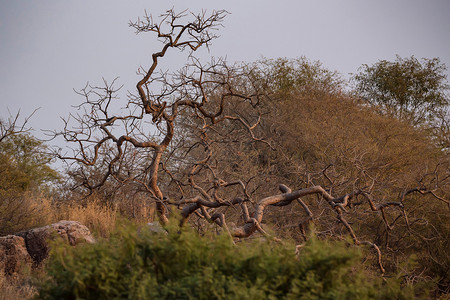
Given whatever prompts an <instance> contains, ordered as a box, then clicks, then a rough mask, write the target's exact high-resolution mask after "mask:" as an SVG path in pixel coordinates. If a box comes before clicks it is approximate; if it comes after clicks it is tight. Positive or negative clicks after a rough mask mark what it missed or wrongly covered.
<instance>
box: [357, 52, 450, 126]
mask: <svg viewBox="0 0 450 300" xmlns="http://www.w3.org/2000/svg"><path fill="white" fill-rule="evenodd" d="M446 70H447V67H446V66H445V64H443V63H442V62H441V61H440V59H439V58H431V59H428V58H423V59H421V60H418V59H417V58H415V57H414V56H411V57H409V58H402V57H400V56H397V59H396V60H395V61H393V62H391V61H387V60H380V61H378V62H377V63H375V64H373V65H367V64H365V65H363V66H362V67H361V68H360V69H359V72H358V73H357V74H356V75H355V76H354V77H353V79H354V80H355V82H356V93H357V95H358V96H360V97H362V98H363V99H365V100H366V101H368V102H369V103H370V104H373V105H376V107H378V108H379V109H380V111H382V112H384V113H389V114H391V115H394V116H396V117H398V118H400V119H404V120H407V121H408V122H409V123H411V124H413V125H420V124H423V123H424V122H426V121H430V120H434V118H436V116H437V114H438V113H439V112H440V111H441V110H442V109H448V105H449V85H448V81H447V74H446Z"/></svg>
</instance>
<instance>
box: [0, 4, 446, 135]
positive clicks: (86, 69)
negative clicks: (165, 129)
mask: <svg viewBox="0 0 450 300" xmlns="http://www.w3.org/2000/svg"><path fill="white" fill-rule="evenodd" d="M188 3H189V4H188ZM171 7H174V8H175V10H177V11H181V10H183V9H186V8H189V9H190V10H191V11H193V12H199V11H201V10H202V9H207V10H208V11H211V10H212V9H226V10H227V11H229V12H230V13H231V14H230V15H229V16H228V17H227V18H226V19H225V21H224V26H225V27H224V28H222V29H221V31H220V35H221V38H220V39H218V40H215V41H214V44H213V46H212V47H211V52H210V54H211V55H214V56H226V57H227V59H228V61H230V62H233V61H255V60H257V59H259V58H261V57H268V58H277V57H287V58H296V57H300V56H306V57H307V58H309V59H312V60H320V61H321V62H322V63H323V65H324V66H325V67H327V68H329V69H332V70H337V71H339V72H340V73H342V74H343V75H345V76H347V77H348V74H349V73H352V72H356V71H357V69H358V67H359V66H361V65H362V64H365V63H367V64H372V63H375V62H376V61H378V60H381V59H386V60H394V59H395V55H396V54H398V55H400V56H402V57H409V56H411V55H414V56H416V57H417V58H422V57H426V58H432V57H439V58H441V61H442V62H444V63H445V64H446V65H447V66H450V0H420V1H419V0H376V1H375V0H372V1H368V0H367V1H363V0H310V1H304V0H290V1H287V0H277V1H274V0H239V1H236V0H227V1H218V0H192V1H187V0H184V1H181V0H179V1H170V0H165V1H161V0H159V1H153V0H147V1H143V0H140V1H137V0H133V1H124V0H123V1H118V0H115V1H113V0H102V1H99V0H95V1H94V0H89V1H88V0H71V1H61V0H52V1H50V0H39V1H38V0H35V1H31V0H30V1H25V0H23V1H22V0H0V108H1V111H0V117H1V118H6V117H7V116H8V112H7V109H9V110H10V111H11V112H12V113H15V112H17V110H18V109H21V111H22V114H23V115H24V116H25V115H27V114H29V113H31V112H32V111H33V110H34V109H35V108H38V107H40V110H39V111H38V112H37V113H36V115H35V116H34V117H33V118H32V120H31V125H32V126H33V127H34V129H35V132H34V133H35V134H36V135H37V136H41V134H40V133H39V132H40V129H58V128H61V127H62V122H61V121H60V120H59V117H60V116H67V115H68V114H69V112H70V111H72V112H73V109H72V108H71V105H76V104H79V103H81V101H82V99H81V98H80V97H79V96H77V95H76V94H75V93H74V92H73V89H74V88H75V89H80V88H82V87H83V86H84V85H85V84H86V82H87V81H89V82H90V83H91V84H94V85H95V84H100V83H101V82H102V77H104V78H105V79H106V80H112V79H113V78H115V77H117V76H119V77H120V79H119V82H120V83H121V84H124V85H125V86H124V89H125V90H130V91H133V92H134V91H135V84H136V82H137V81H138V76H137V75H136V69H137V67H139V66H140V65H142V66H144V67H146V68H147V67H148V66H149V65H150V62H151V53H153V52H155V51H158V50H159V49H160V47H161V44H159V43H158V42H157V41H156V40H155V37H154V36H153V35H152V34H143V35H138V36H136V35H135V33H134V31H133V29H131V28H129V27H128V22H129V20H135V19H136V18H137V17H139V16H142V15H143V14H144V11H145V10H147V12H148V13H151V14H153V15H159V14H161V13H162V12H164V11H165V10H167V9H169V8H171ZM207 54H208V53H207V52H205V51H204V52H202V53H199V56H200V57H201V58H206V57H207ZM185 61H186V53H181V54H180V53H176V52H174V51H172V53H170V55H169V57H168V59H167V60H164V61H161V65H160V67H161V68H164V69H177V68H179V67H181V64H183V63H184V62H185ZM124 100H125V99H124Z"/></svg>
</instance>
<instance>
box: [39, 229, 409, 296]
mask: <svg viewBox="0 0 450 300" xmlns="http://www.w3.org/2000/svg"><path fill="white" fill-rule="evenodd" d="M169 232H170V233H169V234H167V235H164V234H151V233H149V232H144V230H140V231H139V230H137V229H136V228H127V229H122V230H120V232H118V233H116V234H115V235H114V236H113V237H111V238H110V239H109V240H104V241H101V242H98V243H97V244H94V245H85V246H83V247H78V248H71V247H68V246H64V245H58V246H55V247H54V250H53V254H52V257H51V259H50V260H49V264H48V278H46V280H44V281H42V282H41V283H40V284H39V285H38V289H39V294H38V296H37V297H38V298H39V299H406V298H408V295H407V294H406V291H405V290H403V291H400V289H399V287H398V285H396V284H395V283H387V282H383V281H382V280H381V278H379V277H378V276H374V277H370V276H369V275H368V273H367V272H366V271H364V270H363V267H362V265H361V263H360V261H361V256H360V255H359V252H358V250H357V248H353V247H350V248H349V247H348V246H346V245H344V244H343V243H336V242H324V241H319V240H317V239H315V238H311V239H309V241H308V242H307V243H306V245H305V246H304V247H303V248H302V250H301V253H300V255H299V256H298V257H296V255H295V253H294V247H293V245H292V244H289V243H284V244H271V243H267V242H261V241H254V242H242V243H238V245H234V244H233V243H232V242H231V241H230V239H229V238H228V237H227V236H218V237H200V236H198V234H196V233H193V232H191V231H183V232H181V233H180V232H179V231H178V230H169Z"/></svg>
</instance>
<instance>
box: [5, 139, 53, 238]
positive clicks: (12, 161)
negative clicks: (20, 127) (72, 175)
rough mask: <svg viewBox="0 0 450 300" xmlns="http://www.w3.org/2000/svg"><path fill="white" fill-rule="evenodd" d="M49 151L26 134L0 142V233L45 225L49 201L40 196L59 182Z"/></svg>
mask: <svg viewBox="0 0 450 300" xmlns="http://www.w3.org/2000/svg"><path fill="white" fill-rule="evenodd" d="M46 150H47V149H46V146H45V145H44V144H43V143H42V142H41V141H39V140H37V139H35V138H34V137H32V136H31V135H29V134H24V133H22V134H14V135H10V136H8V137H7V138H5V139H3V140H2V141H1V142H0V234H8V233H12V232H15V231H19V230H23V229H26V228H28V227H30V226H37V225H42V224H41V223H42V220H43V219H45V216H44V215H43V212H44V211H45V209H46V208H47V207H46V206H45V204H47V203H46V202H47V201H46V200H45V199H43V198H42V197H41V196H42V194H43V193H45V192H48V191H49V185H48V184H50V183H51V182H56V181H57V180H58V173H57V172H56V171H55V170H53V169H52V168H51V167H50V166H49V163H50V157H49V156H48V155H47V154H46V153H45V151H46Z"/></svg>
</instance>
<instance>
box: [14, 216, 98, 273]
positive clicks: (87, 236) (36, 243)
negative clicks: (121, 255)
mask: <svg viewBox="0 0 450 300" xmlns="http://www.w3.org/2000/svg"><path fill="white" fill-rule="evenodd" d="M16 235H18V236H20V237H22V238H23V239H24V240H25V244H26V248H27V250H28V253H29V255H30V256H31V258H32V259H33V262H34V263H35V264H36V265H38V264H39V263H41V262H42V261H43V260H44V259H45V258H46V257H47V256H48V253H49V250H50V247H49V244H48V242H49V240H52V239H53V238H54V237H56V236H59V237H61V238H62V239H63V240H64V241H66V242H67V243H68V244H70V245H72V246H75V245H76V244H79V243H94V242H95V239H94V238H93V237H92V235H91V232H90V231H89V229H88V228H87V227H86V226H84V225H82V224H81V223H79V222H77V221H59V222H58V223H55V224H51V225H47V226H44V227H39V228H33V229H30V230H27V231H24V232H20V233H17V234H16Z"/></svg>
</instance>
